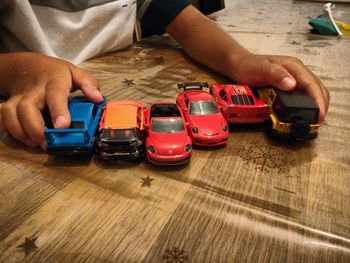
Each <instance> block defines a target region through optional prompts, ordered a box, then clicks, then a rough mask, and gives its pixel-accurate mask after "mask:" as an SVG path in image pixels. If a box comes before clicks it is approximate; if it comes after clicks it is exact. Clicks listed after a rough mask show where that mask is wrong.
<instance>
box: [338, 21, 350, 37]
mask: <svg viewBox="0 0 350 263" xmlns="http://www.w3.org/2000/svg"><path fill="white" fill-rule="evenodd" d="M335 23H336V24H337V26H338V28H339V29H340V31H341V32H342V33H343V34H344V35H345V36H350V24H347V23H345V22H342V21H339V20H336V21H335Z"/></svg>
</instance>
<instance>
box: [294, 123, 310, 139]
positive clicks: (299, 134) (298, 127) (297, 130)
mask: <svg viewBox="0 0 350 263" xmlns="http://www.w3.org/2000/svg"><path fill="white" fill-rule="evenodd" d="M309 132H310V125H309V123H308V122H306V121H302V120H297V121H295V122H294V123H293V124H292V127H291V135H292V137H293V138H294V139H296V140H303V139H305V138H306V137H307V135H308V134H309Z"/></svg>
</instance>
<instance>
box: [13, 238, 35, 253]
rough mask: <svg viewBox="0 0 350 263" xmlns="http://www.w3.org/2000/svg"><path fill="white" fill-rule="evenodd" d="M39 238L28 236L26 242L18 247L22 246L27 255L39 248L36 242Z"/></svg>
mask: <svg viewBox="0 0 350 263" xmlns="http://www.w3.org/2000/svg"><path fill="white" fill-rule="evenodd" d="M37 239H38V238H37V237H33V238H27V237H26V238H25V241H24V243H23V244H21V245H19V246H18V248H22V249H23V250H24V253H25V256H27V255H28V254H29V252H30V251H31V250H33V249H36V248H38V247H37V246H36V244H35V242H36V240H37Z"/></svg>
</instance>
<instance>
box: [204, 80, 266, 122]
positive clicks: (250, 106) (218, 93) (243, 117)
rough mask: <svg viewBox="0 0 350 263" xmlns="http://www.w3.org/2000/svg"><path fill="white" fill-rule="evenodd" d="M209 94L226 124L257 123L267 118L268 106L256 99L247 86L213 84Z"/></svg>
mask: <svg viewBox="0 0 350 263" xmlns="http://www.w3.org/2000/svg"><path fill="white" fill-rule="evenodd" d="M209 92H210V94H211V95H213V97H214V98H215V100H216V102H217V103H218V106H219V108H220V110H221V111H222V113H223V114H224V117H225V118H226V120H227V121H228V122H231V123H245V122H248V123H259V122H264V121H266V120H267V119H268V118H269V114H270V109H269V106H268V105H267V104H265V102H264V101H262V100H261V99H260V98H258V97H256V96H255V95H254V93H253V92H252V91H251V89H250V88H249V87H248V86H245V85H239V84H237V85H234V84H230V85H221V84H213V85H211V87H210V90H209Z"/></svg>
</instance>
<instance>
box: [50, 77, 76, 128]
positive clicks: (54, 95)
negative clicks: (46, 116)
mask: <svg viewBox="0 0 350 263" xmlns="http://www.w3.org/2000/svg"><path fill="white" fill-rule="evenodd" d="M70 89H71V85H70V84H69V83H67V82H66V81H65V80H57V79H56V80H54V81H51V82H49V83H47V85H46V103H47V107H48V108H49V111H50V115H51V119H52V121H53V125H54V127H55V128H68V127H69V125H70V114H69V111H68V97H69V94H70Z"/></svg>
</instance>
